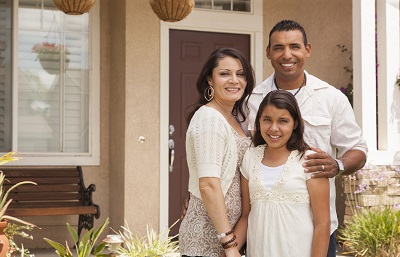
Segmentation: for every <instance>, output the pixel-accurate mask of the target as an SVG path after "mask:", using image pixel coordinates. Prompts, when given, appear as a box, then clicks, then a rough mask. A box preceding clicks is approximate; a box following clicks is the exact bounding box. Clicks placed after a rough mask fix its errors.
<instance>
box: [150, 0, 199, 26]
mask: <svg viewBox="0 0 400 257" xmlns="http://www.w3.org/2000/svg"><path fill="white" fill-rule="evenodd" d="M150 5H151V8H152V9H153V11H154V12H155V14H157V16H158V18H160V20H163V21H169V22H176V21H180V20H182V19H184V18H185V17H186V16H188V15H189V13H191V12H192V10H193V7H194V1H193V0H150Z"/></svg>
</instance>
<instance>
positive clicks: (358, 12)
mask: <svg viewBox="0 0 400 257" xmlns="http://www.w3.org/2000/svg"><path fill="white" fill-rule="evenodd" d="M376 10H377V13H378V15H377V17H378V21H377V26H378V56H379V68H378V82H379V86H378V90H379V92H378V97H379V99H378V105H379V106H378V119H379V120H378V122H377V120H376V117H375V113H376V111H377V109H376V94H377V92H376V88H375V82H376V76H375V74H376V72H375V66H376V62H375V0H353V72H354V73H353V82H354V83H353V84H354V111H355V115H356V119H357V122H358V124H359V125H360V126H361V128H362V129H363V135H364V138H365V140H366V141H367V145H368V150H369V153H368V161H367V162H368V164H374V165H400V132H399V130H398V129H399V124H398V122H399V121H398V117H399V114H398V113H397V114H396V113H395V112H394V111H393V106H399V105H400V90H399V89H398V88H396V87H398V86H397V85H395V79H396V75H397V72H398V68H399V66H400V61H399V58H400V54H399V51H400V50H399V44H400V43H399V37H400V36H399V27H398V25H399V1H398V0H379V1H377V8H376ZM389 50H390V51H389ZM393 115H397V116H393ZM376 124H378V130H377V129H376ZM378 131H379V132H378ZM377 133H379V134H378V136H377ZM377 141H378V144H377Z"/></svg>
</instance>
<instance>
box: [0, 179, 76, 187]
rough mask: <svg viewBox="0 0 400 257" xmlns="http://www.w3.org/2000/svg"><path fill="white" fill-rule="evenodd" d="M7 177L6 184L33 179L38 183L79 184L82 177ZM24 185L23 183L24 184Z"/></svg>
mask: <svg viewBox="0 0 400 257" xmlns="http://www.w3.org/2000/svg"><path fill="white" fill-rule="evenodd" d="M6 178H7V181H4V185H14V184H16V183H18V182H21V181H32V182H36V183H37V184H79V183H80V179H79V177H47V178H44V177H40V178H34V177H30V178H28V177H25V178H22V177H21V178H8V177H6ZM22 186H23V185H22Z"/></svg>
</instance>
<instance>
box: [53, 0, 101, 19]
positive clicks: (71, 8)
mask: <svg viewBox="0 0 400 257" xmlns="http://www.w3.org/2000/svg"><path fill="white" fill-rule="evenodd" d="M53 2H54V4H55V5H56V6H57V8H58V9H60V10H61V11H63V12H64V13H65V14H69V15H81V14H84V13H85V12H88V11H89V10H90V8H92V7H93V5H94V4H95V3H96V0H53Z"/></svg>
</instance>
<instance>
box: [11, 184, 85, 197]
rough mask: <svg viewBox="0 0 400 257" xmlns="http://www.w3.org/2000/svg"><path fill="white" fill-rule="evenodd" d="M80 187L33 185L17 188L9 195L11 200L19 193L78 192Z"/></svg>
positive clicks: (73, 185)
mask: <svg viewBox="0 0 400 257" xmlns="http://www.w3.org/2000/svg"><path fill="white" fill-rule="evenodd" d="M80 187H81V186H80V185H77V184H67V185H63V184H59V185H55V184H50V185H48V184H45V185H44V184H38V185H37V186H35V185H22V186H19V187H17V188H15V189H14V190H13V191H11V193H10V198H13V197H12V195H15V194H19V193H26V192H29V193H30V192H49V193H51V192H79V190H80ZM8 188H9V186H7V187H4V191H6V190H7V189H8Z"/></svg>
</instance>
